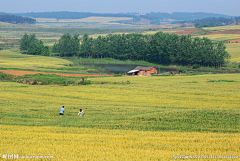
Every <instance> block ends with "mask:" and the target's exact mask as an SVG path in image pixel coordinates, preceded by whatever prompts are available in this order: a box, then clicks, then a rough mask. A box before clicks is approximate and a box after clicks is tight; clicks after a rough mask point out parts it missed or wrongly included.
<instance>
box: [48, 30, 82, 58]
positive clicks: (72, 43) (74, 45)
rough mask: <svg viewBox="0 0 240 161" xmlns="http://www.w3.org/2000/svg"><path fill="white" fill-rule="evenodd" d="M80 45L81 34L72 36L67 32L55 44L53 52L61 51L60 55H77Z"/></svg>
mask: <svg viewBox="0 0 240 161" xmlns="http://www.w3.org/2000/svg"><path fill="white" fill-rule="evenodd" d="M79 47H80V39H79V35H77V34H76V35H74V36H71V35H70V34H69V33H67V34H64V35H63V36H62V37H61V39H60V40H59V41H58V43H55V44H54V45H53V52H59V53H60V56H75V55H79V50H80V49H79Z"/></svg>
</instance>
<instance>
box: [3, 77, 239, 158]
mask: <svg viewBox="0 0 240 161" xmlns="http://www.w3.org/2000/svg"><path fill="white" fill-rule="evenodd" d="M90 80H92V81H102V82H108V83H106V84H93V85H87V86H35V85H26V84H19V83H10V82H0V91H1V92H0V97H1V100H0V104H1V113H0V117H1V122H0V124H1V126H0V128H1V136H2V139H1V141H0V144H1V146H0V147H1V149H0V150H1V151H2V152H3V153H7V154H19V155H20V156H26V155H28V156H33V155H42V156H44V155H47V156H53V157H54V158H55V159H56V160H78V159H79V158H80V159H81V160H106V159H109V160H125V159H127V160H139V159H141V160H171V159H172V157H173V155H174V156H178V155H193V156H197V155H232V156H237V155H239V150H240V149H239V137H240V135H239V129H240V124H239V118H240V117H239V116H240V111H239V104H240V94H239V90H240V75H239V74H224V75H199V76H178V77H177V76H176V77H153V76H152V77H105V78H91V79H90ZM220 80H222V81H220ZM62 105H64V106H65V115H63V116H59V114H58V113H59V108H60V107H61V106H62ZM79 108H82V109H83V110H84V112H85V116H84V117H82V118H79V117H77V112H78V111H79ZM13 147H14V148H13Z"/></svg>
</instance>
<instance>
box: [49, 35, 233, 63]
mask: <svg viewBox="0 0 240 161" xmlns="http://www.w3.org/2000/svg"><path fill="white" fill-rule="evenodd" d="M78 42H79V43H78ZM225 49H226V46H225V45H224V43H223V42H213V41H211V40H210V39H208V38H202V39H200V38H198V37H196V38H191V35H187V36H186V35H181V36H179V35H176V34H165V33H163V32H157V33H156V34H154V35H143V34H139V33H133V34H113V35H112V34H109V35H107V36H98V37H97V38H96V39H94V38H92V37H89V35H87V34H85V35H84V36H83V37H82V38H79V35H74V36H71V35H69V34H64V35H63V36H62V37H61V39H60V40H59V42H56V43H55V44H54V46H53V52H56V53H60V56H79V57H84V58H114V59H120V60H128V59H129V60H144V61H148V62H153V63H157V64H179V65H194V64H197V65H201V66H215V67H216V66H221V65H222V64H224V61H225V59H227V58H229V57H230V55H229V54H228V52H227V51H226V50H225Z"/></svg>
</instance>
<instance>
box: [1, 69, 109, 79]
mask: <svg viewBox="0 0 240 161" xmlns="http://www.w3.org/2000/svg"><path fill="white" fill-rule="evenodd" d="M0 72H4V73H8V74H13V75H26V74H36V73H42V74H56V75H61V76H66V77H105V76H113V75H91V74H69V73H47V72H34V71H17V70H0Z"/></svg>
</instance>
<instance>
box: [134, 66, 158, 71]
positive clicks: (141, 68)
mask: <svg viewBox="0 0 240 161" xmlns="http://www.w3.org/2000/svg"><path fill="white" fill-rule="evenodd" d="M152 68H154V67H145V66H137V67H136V68H135V69H133V70H151V69H152Z"/></svg>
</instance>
